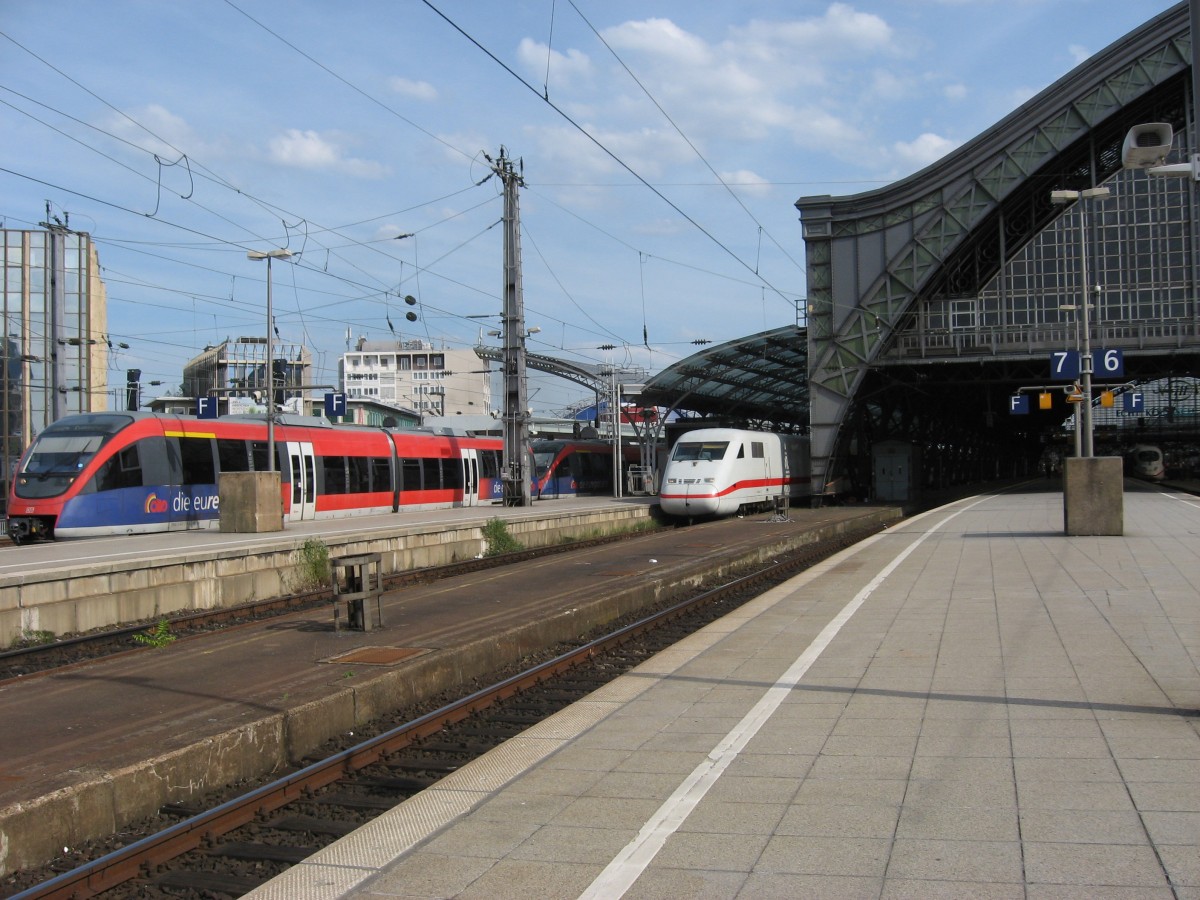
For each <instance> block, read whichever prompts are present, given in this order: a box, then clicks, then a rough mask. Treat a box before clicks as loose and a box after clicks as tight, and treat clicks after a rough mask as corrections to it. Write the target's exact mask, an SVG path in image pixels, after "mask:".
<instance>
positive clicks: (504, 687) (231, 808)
mask: <svg viewBox="0 0 1200 900" xmlns="http://www.w3.org/2000/svg"><path fill="white" fill-rule="evenodd" d="M880 530H881V526H874V527H871V528H869V529H863V530H859V531H855V532H852V533H849V534H846V535H842V536H839V537H834V538H830V539H828V540H825V541H817V542H814V543H812V544H808V545H806V546H804V547H801V548H798V549H797V550H796V551H794V552H793V553H792V554H790V555H789V556H788V557H787V558H785V559H783V560H781V561H779V562H775V563H773V564H771V565H770V566H767V567H765V568H763V569H760V570H757V571H755V572H752V573H750V574H748V575H743V576H741V577H738V578H735V579H733V580H731V581H728V582H726V583H725V584H722V585H720V586H718V587H716V588H713V589H711V590H708V591H705V592H703V593H701V594H697V595H696V596H694V597H690V598H688V599H686V600H682V601H680V602H678V603H675V604H673V605H671V606H669V607H666V608H665V609H662V610H659V611H657V612H655V613H653V614H651V615H649V616H646V617H644V618H642V619H639V620H637V621H636V622H633V623H631V624H629V625H626V626H624V627H622V628H619V629H617V630H615V631H613V632H611V633H609V634H606V635H603V636H602V637H599V638H597V639H595V640H592V641H589V642H588V643H586V644H583V645H581V646H579V647H577V648H575V649H573V650H570V651H568V652H566V653H563V654H561V655H559V656H557V657H555V658H553V659H551V660H548V661H546V662H543V663H541V664H539V665H536V666H533V667H532V668H530V669H527V670H525V671H524V672H520V673H518V674H516V675H513V676H511V677H510V678H507V679H505V680H503V681H500V682H497V683H496V684H494V685H491V686H489V687H486V688H483V689H481V690H479V691H476V692H474V693H472V694H469V695H468V696H466V697H463V698H461V699H459V700H456V701H454V702H452V703H449V704H446V705H445V706H442V707H440V708H439V709H436V710H434V711H432V712H430V713H427V714H425V715H423V716H420V717H419V718H416V719H413V720H412V721H410V722H406V723H405V724H403V725H400V726H398V727H396V728H393V729H391V730H389V731H387V732H385V733H383V734H380V735H377V736H376V737H373V738H370V739H368V740H366V741H363V742H362V743H360V744H357V745H355V746H354V747H350V748H348V749H346V750H342V751H340V752H338V753H335V754H334V755H332V756H330V757H328V758H327V759H324V760H321V761H319V762H316V763H312V764H311V765H309V766H306V767H305V768H303V769H300V770H299V771H297V772H294V773H292V774H291V775H287V776H285V777H283V778H280V779H277V780H276V781H273V782H271V783H270V784H266V785H263V786H261V787H259V788H257V789H255V790H253V791H251V792H249V793H248V794H245V795H243V796H241V797H237V798H234V799H233V800H229V801H226V802H225V803H222V804H220V805H219V806H216V807H214V808H213V809H211V810H207V811H206V812H203V813H199V814H197V815H195V816H192V817H191V818H189V819H186V820H185V821H183V822H179V823H177V824H175V825H172V826H171V827H169V828H166V829H164V830H163V831H161V832H159V833H157V834H154V835H150V836H149V837H145V838H142V839H141V840H139V841H136V842H134V843H132V844H130V845H129V846H127V847H123V848H121V849H120V850H115V851H113V852H111V853H109V854H107V855H105V856H102V857H100V858H98V859H96V860H93V861H91V862H88V863H85V864H84V865H82V866H79V867H77V868H75V869H72V870H71V871H69V872H64V873H63V874H61V875H58V876H56V877H54V878H52V879H50V880H48V881H45V882H42V883H41V884H39V885H34V886H33V887H31V888H27V889H26V890H24V891H22V892H21V893H18V894H15V895H13V896H12V897H11V898H10V900H72V898H74V900H82V898H87V897H93V896H95V895H97V894H100V893H102V892H104V891H107V890H111V889H112V888H115V887H117V886H118V885H120V884H122V883H123V882H125V881H128V880H130V879H132V878H135V877H137V876H138V875H139V874H141V871H142V867H143V866H146V865H159V864H162V863H164V862H167V861H169V860H171V859H174V858H175V857H177V856H180V855H182V854H184V853H186V852H188V851H190V850H194V849H196V848H197V847H199V846H200V845H201V844H202V843H203V842H205V841H209V840H212V839H213V838H216V837H220V836H221V835H223V834H227V833H228V832H230V831H232V830H233V829H235V828H238V827H240V826H242V825H246V824H248V823H249V822H251V821H253V820H254V819H255V818H256V817H258V816H260V815H263V814H266V813H269V812H273V811H275V810H277V809H279V808H281V807H283V806H286V805H287V804H289V803H291V802H293V801H295V800H297V799H299V798H301V797H302V796H303V795H304V794H306V793H308V792H311V791H314V790H317V789H319V788H323V787H326V786H328V785H330V784H333V783H334V782H336V781H338V780H339V779H341V778H343V777H344V776H346V775H348V774H351V773H353V772H355V771H357V770H359V769H361V768H364V767H366V766H369V765H372V764H374V763H376V762H378V761H380V760H381V759H383V758H384V757H386V756H388V755H389V754H391V753H394V752H396V751H398V750H401V749H403V748H405V747H407V746H409V745H410V744H412V743H414V742H416V741H418V740H420V739H422V738H425V737H428V736H430V735H433V734H436V733H437V732H439V731H441V730H442V729H443V728H444V727H445V726H447V725H452V724H454V723H456V722H459V721H462V720H463V719H466V718H468V717H470V716H471V715H473V714H474V713H476V712H479V711H480V710H483V709H486V708H487V707H489V706H492V705H494V704H496V703H498V702H501V701H503V700H506V699H508V698H509V697H512V696H514V695H516V694H519V693H521V692H522V691H523V690H526V689H528V688H530V687H533V686H536V685H537V684H539V683H540V682H543V681H546V680H548V679H550V678H553V677H554V676H556V675H559V674H561V673H563V672H566V671H569V670H570V669H572V668H575V667H576V666H578V665H580V664H582V663H584V662H586V661H587V660H589V659H590V658H592V657H593V656H596V655H598V654H600V653H602V652H604V651H606V650H609V649H612V648H614V647H617V646H620V645H621V644H623V643H625V642H627V641H629V640H631V639H632V638H634V637H637V636H639V635H641V634H643V633H645V632H647V631H651V630H653V629H655V628H658V627H660V626H662V625H664V624H666V623H668V622H670V621H672V620H673V619H675V618H678V617H680V616H682V615H684V614H685V613H687V612H688V611H690V610H691V609H693V608H695V607H697V606H702V605H704V604H708V603H712V602H715V601H718V600H721V599H723V598H724V597H726V596H728V595H733V594H736V593H738V592H740V591H744V590H746V589H748V588H751V587H753V586H755V585H756V584H757V583H761V582H763V581H773V580H778V579H780V578H781V577H783V576H785V575H786V574H787V573H789V572H791V571H794V570H798V569H803V568H806V567H808V566H810V565H812V563H813V562H815V561H817V560H819V559H821V558H824V557H826V556H829V555H831V554H832V553H834V552H836V551H837V550H840V549H842V548H844V547H848V546H850V545H852V544H854V543H857V542H858V541H860V540H863V539H864V538H866V537H867V536H869V535H870V534H874V533H877V532H878V531H880Z"/></svg>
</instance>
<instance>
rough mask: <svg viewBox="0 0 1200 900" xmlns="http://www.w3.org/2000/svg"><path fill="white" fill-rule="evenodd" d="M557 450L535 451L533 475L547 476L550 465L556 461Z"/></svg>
mask: <svg viewBox="0 0 1200 900" xmlns="http://www.w3.org/2000/svg"><path fill="white" fill-rule="evenodd" d="M556 453H557V450H534V451H533V477H534V478H545V477H546V473H547V472H549V471H550V466H551V465H552V464H553V463H554V456H555V454H556Z"/></svg>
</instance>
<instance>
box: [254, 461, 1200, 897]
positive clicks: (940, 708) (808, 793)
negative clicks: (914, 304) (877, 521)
mask: <svg viewBox="0 0 1200 900" xmlns="http://www.w3.org/2000/svg"><path fill="white" fill-rule="evenodd" d="M1124 520H1125V528H1124V532H1125V533H1124V535H1123V536H1121V537H1066V536H1065V535H1064V534H1063V509H1062V495H1061V493H1056V492H1044V493H1008V494H998V495H992V496H984V497H979V498H973V499H968V500H963V501H960V502H957V503H953V504H950V505H949V506H946V507H942V508H940V509H937V510H934V511H932V512H929V513H926V514H924V515H922V516H919V517H916V518H913V519H909V520H907V521H905V522H904V523H902V524H899V525H897V526H894V527H893V528H891V529H890V530H889V531H887V532H885V533H884V534H881V535H879V536H877V537H875V538H872V539H870V540H868V541H866V542H863V543H862V544H859V545H857V546H856V547H854V548H851V549H850V550H847V551H845V552H843V553H841V554H839V555H837V556H836V557H834V558H832V559H830V560H828V561H827V562H825V563H823V564H821V565H820V566H818V567H815V568H814V569H812V570H810V571H808V572H807V573H805V574H804V575H802V576H800V577H798V578H796V579H794V580H793V581H791V582H789V583H788V584H787V585H784V586H782V587H780V588H777V589H775V590H773V591H772V592H770V593H769V594H767V595H764V596H763V597H761V598H759V599H758V600H756V601H754V602H753V603H751V604H749V605H748V606H746V607H743V608H742V609H741V610H739V611H737V612H735V613H733V614H732V615H730V616H728V617H726V618H725V619H722V620H721V621H719V622H716V623H714V624H713V625H711V626H710V627H709V628H707V629H705V630H704V631H703V632H701V633H699V634H697V635H695V636H693V637H692V638H689V639H688V640H686V641H684V642H682V643H681V644H679V645H677V646H676V647H674V648H672V649H671V650H669V651H667V652H664V653H662V654H660V655H659V656H656V657H655V658H653V659H651V660H649V661H647V662H646V663H645V664H644V665H642V666H641V667H639V668H638V669H637V670H635V671H634V672H632V673H630V674H628V675H626V676H625V677H623V678H621V679H619V680H618V681H617V682H614V683H613V684H612V685H610V686H608V687H606V688H604V689H602V690H601V691H598V692H597V693H596V694H594V695H593V696H592V697H590V698H588V699H587V700H585V701H583V702H581V703H578V704H575V705H574V706H572V707H570V708H569V709H567V710H564V711H563V712H562V713H560V714H559V715H557V716H555V717H554V718H552V719H550V720H548V721H547V722H545V723H543V724H542V725H540V726H539V727H538V728H536V729H534V730H533V731H531V732H528V733H526V734H525V735H523V736H522V737H520V738H517V739H514V740H512V741H510V742H508V743H507V744H505V745H504V746H502V747H500V748H497V750H495V751H493V752H492V753H490V754H488V755H487V756H485V757H483V758H482V759H480V760H478V761H477V762H475V763H472V764H471V765H470V766H468V767H466V768H464V769H463V770H461V771H460V772H458V773H455V774H454V775H453V776H451V777H449V778H447V779H446V780H444V781H443V782H441V783H440V784H439V785H438V786H436V787H435V788H432V789H430V790H428V791H425V792H423V793H422V794H420V795H418V796H417V797H414V798H412V799H411V800H409V801H407V802H406V803H404V804H402V805H400V806H398V807H397V808H396V809H394V810H392V811H391V812H390V813H388V814H386V815H385V816H384V817H382V818H380V819H378V820H376V821H375V822H373V823H371V824H370V825H368V826H365V827H364V828H362V829H360V830H359V831H357V832H355V833H354V834H353V835H350V836H348V837H346V838H344V839H342V840H341V841H339V842H338V843H336V844H333V845H331V846H330V847H328V848H327V849H326V850H325V851H323V852H322V853H321V854H319V855H318V856H316V857H314V858H313V859H311V860H310V861H309V862H307V863H304V864H301V865H299V866H296V867H294V868H292V869H290V870H289V871H288V872H286V873H284V874H283V875H281V876H280V877H279V878H277V879H275V880H274V881H272V882H270V883H268V884H267V885H264V886H263V887H261V888H260V889H259V890H257V891H256V892H254V893H253V894H252V895H250V896H252V897H254V898H257V900H263V898H294V897H305V898H313V900H316V898H335V897H356V898H413V897H462V898H485V897H486V898H492V900H495V898H521V900H527V898H530V897H538V898H553V897H572V898H574V897H587V898H617V897H631V898H634V897H636V898H657V897H662V898H666V897H671V898H678V897H711V898H724V897H753V898H771V897H781V898H782V897H787V898H795V897H821V898H829V897H871V898H876V897H886V898H900V897H920V898H928V897H956V898H957V897H1001V898H1008V897H1012V898H1084V897H1086V898H1095V897H1103V898H1114V897H1122V898H1124V897H1130V898H1134V897H1136V898H1197V897H1200V596H1198V591H1197V587H1196V585H1198V584H1200V503H1198V501H1197V499H1196V498H1194V497H1189V496H1186V495H1183V494H1173V493H1170V492H1167V493H1158V492H1155V491H1152V490H1149V489H1145V488H1138V487H1137V486H1136V485H1134V484H1132V483H1127V492H1126V494H1125V496H1124Z"/></svg>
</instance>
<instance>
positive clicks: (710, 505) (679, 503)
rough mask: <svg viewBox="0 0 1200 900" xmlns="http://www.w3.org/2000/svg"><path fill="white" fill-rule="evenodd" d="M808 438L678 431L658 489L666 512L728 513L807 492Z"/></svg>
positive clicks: (689, 515)
mask: <svg viewBox="0 0 1200 900" xmlns="http://www.w3.org/2000/svg"><path fill="white" fill-rule="evenodd" d="M811 469H812V466H811V463H810V455H809V443H808V438H806V437H800V436H798V435H791V434H773V433H771V432H765V431H743V430H739V429H733V428H701V429H697V430H695V431H689V432H686V433H684V434H683V435H682V436H680V437H679V438H678V439H677V440H676V442H675V446H674V447H672V448H671V452H670V455H669V456H668V457H667V463H666V466H665V467H664V468H663V473H662V479H661V483H660V486H659V491H658V502H659V505H660V506H661V507H662V511H663V512H664V513H667V514H669V515H672V516H679V517H686V518H689V519H691V518H701V517H711V516H731V515H734V514H735V513H739V512H750V511H753V510H758V509H769V508H771V507H772V506H774V504H775V502H776V499H781V500H786V502H787V503H791V502H792V501H794V500H796V499H799V498H802V497H806V496H809V495H810V493H811V491H812V487H811V484H810V481H809V476H810V474H811Z"/></svg>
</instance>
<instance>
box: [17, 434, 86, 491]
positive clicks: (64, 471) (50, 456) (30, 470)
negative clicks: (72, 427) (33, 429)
mask: <svg viewBox="0 0 1200 900" xmlns="http://www.w3.org/2000/svg"><path fill="white" fill-rule="evenodd" d="M109 436H110V434H108V433H104V434H97V433H94V432H93V433H90V434H87V433H80V432H77V431H54V430H52V429H47V430H46V431H44V432H42V435H41V437H39V438H38V439H37V440H36V441H34V444H33V446H32V447H31V448H30V450H29V456H28V457H26V459H25V465H24V466H22V467H21V471H19V472H18V473H17V479H16V485H15V492H16V495H17V496H18V497H24V498H26V499H29V500H33V499H36V498H38V497H57V496H58V495H59V494H61V493H62V492H63V491H65V490H66V489H67V488H69V487H70V486H71V485H72V484H73V483H74V482H75V479H76V478H78V477H79V474H80V473H81V472H82V471H83V469H84V467H85V466H86V465H87V464H88V463H89V462H90V461H91V459H92V457H94V456H95V455H96V452H97V451H98V450H99V449H100V448H101V447H102V446H103V445H104V442H105V441H106V440H107V439H108V438H109Z"/></svg>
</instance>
